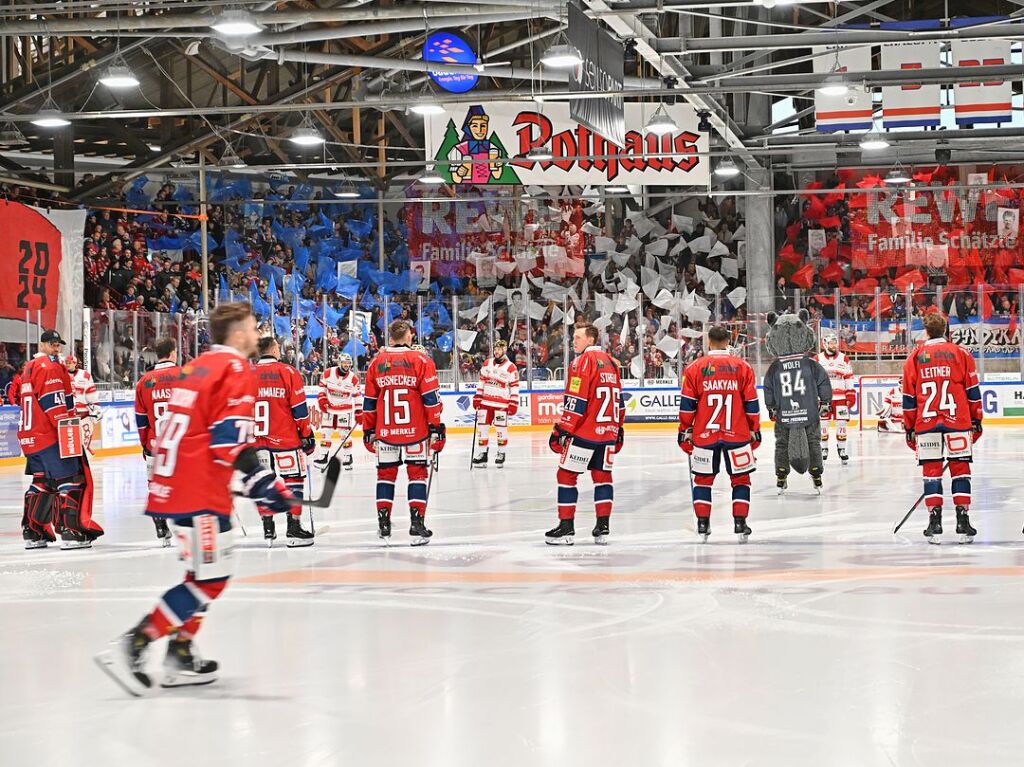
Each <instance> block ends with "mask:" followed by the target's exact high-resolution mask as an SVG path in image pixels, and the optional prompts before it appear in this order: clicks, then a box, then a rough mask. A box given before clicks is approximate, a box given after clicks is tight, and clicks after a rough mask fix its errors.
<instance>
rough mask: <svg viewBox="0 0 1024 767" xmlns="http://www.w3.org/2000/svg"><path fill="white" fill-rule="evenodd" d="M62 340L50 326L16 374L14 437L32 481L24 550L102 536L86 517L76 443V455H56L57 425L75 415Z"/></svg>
mask: <svg viewBox="0 0 1024 767" xmlns="http://www.w3.org/2000/svg"><path fill="white" fill-rule="evenodd" d="M64 343H65V342H64V340H63V339H61V337H60V334H59V333H57V331H56V330H47V331H45V332H44V333H43V335H42V336H41V337H40V339H39V353H38V354H36V355H35V356H34V357H33V358H32V359H31V360H30V361H29V362H28V364H27V365H25V370H24V372H23V373H22V376H21V390H20V392H19V395H18V404H19V405H20V407H21V417H20V420H19V423H18V441H19V442H20V444H21V450H22V452H23V453H24V454H25V459H26V460H25V473H26V474H29V475H31V477H32V484H31V485H29V488H28V490H27V491H26V492H25V510H24V512H23V513H22V518H21V534H22V538H24V540H25V548H26V549H40V548H45V547H46V546H47V544H49V543H53V542H54V541H56V540H57V538H56V535H55V534H54V528H56V533H57V534H59V535H60V537H61V548H62V549H82V548H89V547H90V546H92V542H93V541H94V540H95V539H96V538H99V537H100V536H101V535H103V528H102V527H100V526H99V525H98V524H96V522H94V521H93V519H92V473H91V472H90V470H89V462H88V460H87V459H86V457H85V454H84V450H82V447H83V446H82V444H81V442H80V441H79V444H78V453H79V454H78V455H74V456H72V455H67V451H66V450H65V451H64V452H65V454H64V455H62V452H61V445H60V444H58V442H61V441H62V440H61V437H62V429H65V428H71V427H67V426H65V427H61V426H60V423H61V421H63V420H64V419H67V418H72V417H74V415H75V399H74V396H73V395H72V388H71V377H70V376H69V375H68V371H67V368H65V367H64V365H63V364H62V362H61V360H60V357H59V355H60V351H61V349H60V347H61V346H63V345H64Z"/></svg>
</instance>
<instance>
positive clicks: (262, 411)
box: [253, 357, 313, 450]
mask: <svg viewBox="0 0 1024 767" xmlns="http://www.w3.org/2000/svg"><path fill="white" fill-rule="evenodd" d="M255 414H256V427H255V430H254V431H253V434H254V436H255V437H256V447H265V448H268V449H270V450H295V449H296V448H298V447H299V445H300V444H301V442H302V439H303V438H304V437H310V436H312V435H313V429H312V427H311V426H310V425H309V407H308V405H306V390H305V389H304V388H303V385H302V376H301V375H300V374H299V371H298V370H296V369H295V368H293V367H292V366H291V365H288V364H287V363H284V362H281V361H280V360H276V359H274V358H273V357H264V358H262V359H261V360H260V361H259V362H257V363H256V411H255Z"/></svg>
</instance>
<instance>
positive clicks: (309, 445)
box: [302, 434, 316, 455]
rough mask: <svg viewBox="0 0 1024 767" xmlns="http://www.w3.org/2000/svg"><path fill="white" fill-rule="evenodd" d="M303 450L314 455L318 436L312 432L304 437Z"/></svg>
mask: <svg viewBox="0 0 1024 767" xmlns="http://www.w3.org/2000/svg"><path fill="white" fill-rule="evenodd" d="M302 452H303V453H305V454H306V455H313V453H315V452H316V437H314V436H313V435H312V434H310V435H308V436H306V437H303V438H302Z"/></svg>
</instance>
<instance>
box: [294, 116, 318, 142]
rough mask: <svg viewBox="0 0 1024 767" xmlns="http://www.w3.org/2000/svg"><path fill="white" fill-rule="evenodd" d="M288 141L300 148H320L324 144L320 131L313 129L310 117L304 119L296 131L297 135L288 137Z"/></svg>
mask: <svg viewBox="0 0 1024 767" xmlns="http://www.w3.org/2000/svg"><path fill="white" fill-rule="evenodd" d="M288 140H289V141H291V142H292V143H293V144H297V145H298V146H319V145H321V144H323V143H324V137H323V136H322V135H320V131H318V130H317V129H316V128H314V127H313V121H312V120H311V119H310V117H309V115H306V116H305V117H303V118H302V122H301V123H299V127H298V128H296V129H295V133H293V134H292V135H291V136H289V137H288Z"/></svg>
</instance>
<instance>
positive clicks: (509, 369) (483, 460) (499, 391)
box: [473, 340, 519, 469]
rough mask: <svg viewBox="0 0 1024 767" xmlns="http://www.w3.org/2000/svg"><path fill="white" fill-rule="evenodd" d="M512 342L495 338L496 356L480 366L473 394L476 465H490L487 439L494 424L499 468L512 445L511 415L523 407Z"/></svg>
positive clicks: (496, 463) (496, 458)
mask: <svg viewBox="0 0 1024 767" xmlns="http://www.w3.org/2000/svg"><path fill="white" fill-rule="evenodd" d="M507 351H508V344H507V343H505V342H504V341H501V340H498V341H495V342H494V356H493V357H491V358H490V359H488V360H486V361H485V362H484V364H483V367H482V368H480V382H479V383H478V384H477V385H476V394H475V395H474V397H473V410H475V411H476V424H477V429H476V445H475V447H474V455H473V465H474V466H486V465H487V453H488V450H487V442H488V439H487V438H488V432H489V431H490V427H491V424H493V425H494V436H495V439H496V440H497V443H498V452H497V455H495V456H494V465H495V466H496V467H498V468H499V469H500V468H501V467H503V466H504V465H505V447H506V445H508V419H509V416H513V415H515V414H516V412H517V411H518V410H519V369H518V368H517V367H516V365H515V363H514V362H512V360H510V359H509V358H508V355H507V354H506V352H507Z"/></svg>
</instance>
